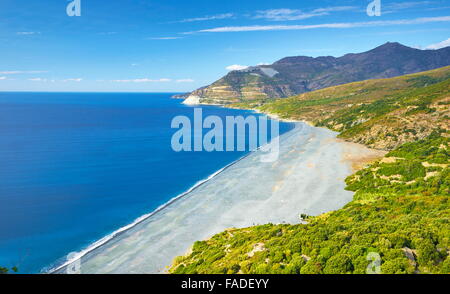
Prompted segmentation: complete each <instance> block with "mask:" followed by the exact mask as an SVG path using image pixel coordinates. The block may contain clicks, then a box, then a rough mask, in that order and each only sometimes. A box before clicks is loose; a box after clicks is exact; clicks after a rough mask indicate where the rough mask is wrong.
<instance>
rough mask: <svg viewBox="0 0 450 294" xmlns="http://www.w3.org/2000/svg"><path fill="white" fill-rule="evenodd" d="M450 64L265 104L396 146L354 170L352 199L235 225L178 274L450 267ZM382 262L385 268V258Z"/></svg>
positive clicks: (375, 143)
mask: <svg viewBox="0 0 450 294" xmlns="http://www.w3.org/2000/svg"><path fill="white" fill-rule="evenodd" d="M449 91H450V67H446V68H442V69H438V70H434V71H430V72H425V73H420V74H414V75H408V76H403V77H398V78H392V79H384V80H370V81H364V82H358V83H352V84H347V85H343V86H338V87H333V88H328V89H323V90H319V91H316V92H312V93H307V94H302V95H300V96H295V97H292V98H287V99H283V100H278V101H275V102H269V103H265V101H259V102H254V103H252V104H239V105H234V107H242V108H245V107H249V108H256V107H257V108H258V109H259V110H261V111H263V112H268V113H271V114H276V115H278V116H280V117H282V118H289V119H298V120H308V121H310V122H312V123H313V124H315V125H318V126H325V127H328V128H330V129H333V130H337V131H340V132H341V134H340V137H341V138H344V139H346V140H349V141H354V142H360V143H364V144H366V145H368V146H371V147H377V148H380V149H384V150H390V152H389V153H387V154H386V156H385V157H384V158H382V159H381V160H378V161H376V162H374V163H372V164H370V165H369V166H366V167H365V168H363V169H361V170H359V171H358V172H356V173H355V174H353V175H352V176H350V177H348V178H347V179H346V184H347V189H348V190H351V191H354V192H355V195H354V199H353V201H352V202H350V203H348V204H347V205H346V206H345V207H343V208H342V209H340V210H337V211H333V212H329V213H326V214H323V215H319V216H306V215H301V216H299V218H301V219H302V221H303V223H302V224H296V225H284V224H283V225H273V224H267V225H263V226H255V227H250V228H244V229H229V230H227V231H225V232H222V233H220V234H217V235H215V236H213V237H212V238H211V239H209V240H206V241H198V242H196V243H195V244H194V245H193V247H192V251H191V253H190V254H188V255H187V256H181V257H177V258H176V259H175V261H174V264H173V266H172V267H171V269H170V272H171V273H175V274H180V273H208V274H212V273H228V274H234V273H249V274H266V273H276V274H336V273H337V274H345V273H354V274H363V273H367V272H370V271H373V272H381V273H384V274H391V273H392V274H413V273H439V274H441V273H442V274H444V273H446V274H448V273H450V198H449V195H450V173H449V150H448V147H449V140H450V139H449V138H450V130H449V117H448V112H449V106H448V105H449V99H450V93H449ZM377 265H379V267H377Z"/></svg>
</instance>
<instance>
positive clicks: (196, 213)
mask: <svg viewBox="0 0 450 294" xmlns="http://www.w3.org/2000/svg"><path fill="white" fill-rule="evenodd" d="M336 134H337V133H335V132H331V131H329V130H325V129H321V128H314V127H311V126H308V125H306V124H303V123H298V124H297V127H296V128H295V129H294V130H291V131H290V132H288V133H285V134H283V135H281V136H280V157H279V159H278V161H276V162H274V163H263V162H261V160H260V159H261V157H262V156H263V155H264V153H263V152H261V151H260V150H257V151H255V152H251V153H249V154H247V155H246V156H244V157H243V158H241V159H239V160H237V161H235V162H233V163H231V164H229V165H228V166H226V167H224V168H223V169H221V170H219V171H217V172H215V173H214V174H212V175H211V176H209V177H208V178H207V179H205V180H202V181H200V182H198V183H197V184H196V185H194V186H193V187H192V188H190V189H189V190H188V191H186V192H184V193H182V194H180V195H179V196H177V197H175V198H174V199H172V200H171V201H170V202H168V203H166V204H165V205H163V206H161V207H160V208H158V209H157V210H155V211H154V212H152V213H150V214H147V215H145V216H142V217H140V218H138V219H137V220H136V221H135V222H134V223H132V224H130V225H128V226H126V227H124V228H121V229H119V230H117V231H116V232H114V233H112V234H110V235H108V236H107V237H105V238H102V239H101V240H99V241H97V242H95V243H94V244H92V245H91V246H89V247H88V248H87V249H86V250H83V251H81V252H80V253H79V254H77V255H76V256H74V258H73V259H72V260H70V261H68V262H66V263H65V264H63V265H61V266H59V267H58V268H56V269H55V270H56V271H57V272H61V271H62V269H64V267H65V266H67V265H69V264H71V263H72V262H73V261H75V260H77V259H80V260H81V266H82V273H161V272H164V267H165V266H168V265H170V263H171V261H172V259H173V258H174V257H175V256H177V255H182V254H184V252H186V250H187V249H188V248H189V247H190V246H191V245H192V244H193V242H194V241H196V240H202V239H205V238H209V237H210V236H212V235H213V234H216V233H219V232H221V231H223V230H224V229H227V228H230V227H247V226H251V225H254V224H264V223H269V222H272V223H282V222H288V223H298V222H299V219H298V215H299V214H300V213H306V214H309V215H318V214H321V213H323V212H327V211H330V210H335V209H339V208H341V207H342V206H344V205H345V204H346V203H347V202H349V201H351V199H352V197H353V193H352V192H349V191H345V190H344V187H345V183H344V179H345V177H346V176H348V175H350V174H351V173H352V170H351V166H350V164H349V163H347V162H345V161H343V160H342V158H343V154H344V153H345V152H351V153H352V154H354V153H364V152H370V151H369V150H367V149H366V148H364V147H362V146H361V147H360V148H359V147H358V148H357V147H355V148H354V149H352V150H350V151H348V150H347V151H346V143H345V142H340V141H338V140H336ZM183 196H188V197H183ZM156 212H158V213H156Z"/></svg>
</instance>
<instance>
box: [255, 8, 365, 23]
mask: <svg viewBox="0 0 450 294" xmlns="http://www.w3.org/2000/svg"><path fill="white" fill-rule="evenodd" d="M356 8H357V7H354V6H335V7H325V8H317V9H314V10H312V11H309V12H304V11H302V10H299V9H289V8H280V9H269V10H259V11H257V12H256V15H255V16H254V18H256V19H261V18H262V19H266V20H271V21H288V20H302V19H307V18H311V17H316V16H322V15H328V14H330V12H338V11H347V10H353V9H356Z"/></svg>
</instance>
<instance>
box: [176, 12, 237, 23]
mask: <svg viewBox="0 0 450 294" xmlns="http://www.w3.org/2000/svg"><path fill="white" fill-rule="evenodd" d="M233 16H234V14H232V13H222V14H217V15H211V16H204V17H196V18H187V19H183V20H180V21H179V22H194V21H206V20H216V19H227V18H232V17H233Z"/></svg>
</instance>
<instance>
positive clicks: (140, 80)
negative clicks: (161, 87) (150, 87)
mask: <svg viewBox="0 0 450 294" xmlns="http://www.w3.org/2000/svg"><path fill="white" fill-rule="evenodd" d="M170 81H172V80H171V79H156V80H152V79H147V78H143V79H131V80H113V82H115V83H166V82H170Z"/></svg>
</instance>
